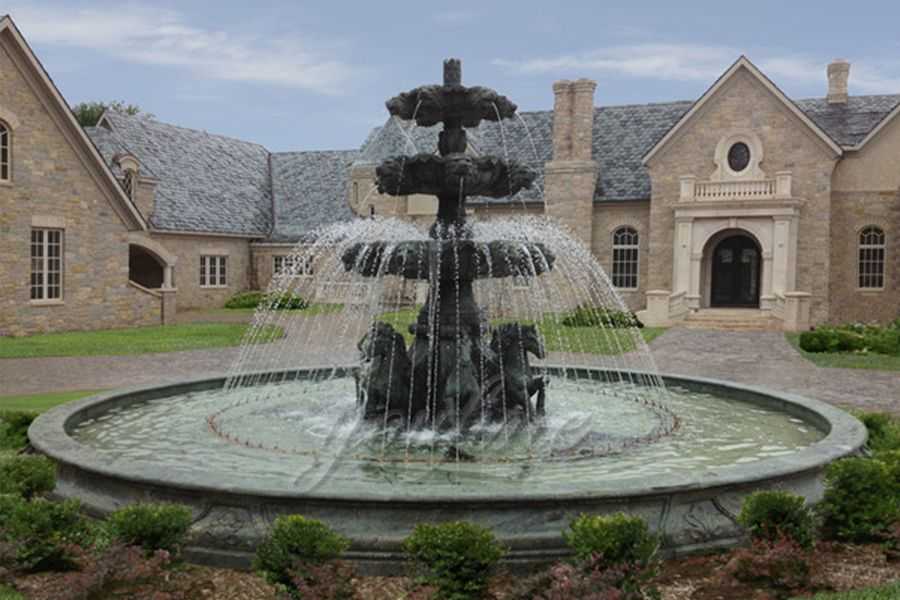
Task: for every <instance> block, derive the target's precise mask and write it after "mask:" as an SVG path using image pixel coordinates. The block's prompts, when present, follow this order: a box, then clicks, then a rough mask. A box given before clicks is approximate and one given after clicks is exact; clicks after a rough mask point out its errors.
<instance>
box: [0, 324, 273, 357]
mask: <svg viewBox="0 0 900 600" xmlns="http://www.w3.org/2000/svg"><path fill="white" fill-rule="evenodd" d="M247 328H248V325H247V324H245V323H191V324H186V325H167V326H158V327H136V328H132V329H105V330H99V331H73V332H67V333H47V334H40V335H33V336H29V337H20V338H12V337H0V359H2V358H34V357H48V356H120V355H126V354H147V353H155V352H177V351H179V350H198V349H203V348H221V347H225V346H237V345H238V344H240V343H241V340H242V339H243V337H244V333H245V332H246V331H247ZM264 333H265V334H264V335H262V336H260V337H259V338H258V343H265V342H271V341H273V340H275V339H278V338H280V337H281V336H282V335H284V331H283V330H282V329H280V328H277V327H272V328H270V329H269V330H267V331H266V332H264Z"/></svg>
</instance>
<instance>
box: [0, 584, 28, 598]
mask: <svg viewBox="0 0 900 600" xmlns="http://www.w3.org/2000/svg"><path fill="white" fill-rule="evenodd" d="M0 600H25V596H23V595H22V594H20V593H19V592H17V591H16V590H14V589H12V588H11V587H7V586H5V585H0Z"/></svg>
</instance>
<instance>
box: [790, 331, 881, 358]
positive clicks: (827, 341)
mask: <svg viewBox="0 0 900 600" xmlns="http://www.w3.org/2000/svg"><path fill="white" fill-rule="evenodd" d="M867 339H868V336H867V335H864V334H862V333H859V332H857V331H853V330H851V329H846V328H837V327H819V328H817V329H815V330H813V331H805V332H803V333H802V334H800V348H801V349H803V350H805V351H806V352H860V351H862V350H866V349H867V348H868V343H867Z"/></svg>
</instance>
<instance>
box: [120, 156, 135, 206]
mask: <svg viewBox="0 0 900 600" xmlns="http://www.w3.org/2000/svg"><path fill="white" fill-rule="evenodd" d="M114 160H115V161H116V162H117V163H118V164H119V167H120V168H121V169H122V189H123V190H125V195H126V196H128V197H129V198H131V199H132V200H134V197H135V195H136V194H135V193H136V192H137V180H138V171H139V169H140V164H139V163H138V161H137V158H135V157H134V156H132V155H131V154H122V155H119V156H117V157H116V158H115V159H114Z"/></svg>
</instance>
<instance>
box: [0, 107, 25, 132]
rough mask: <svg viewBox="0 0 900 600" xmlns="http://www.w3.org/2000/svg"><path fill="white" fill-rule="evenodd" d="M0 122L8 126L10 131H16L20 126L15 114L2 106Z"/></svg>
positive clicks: (20, 123) (0, 108)
mask: <svg viewBox="0 0 900 600" xmlns="http://www.w3.org/2000/svg"><path fill="white" fill-rule="evenodd" d="M0 121H3V122H4V123H6V124H7V125H9V127H10V128H11V129H18V128H19V127H21V125H22V122H21V121H19V117H17V116H16V113H14V112H13V111H11V110H10V109H8V108H6V107H5V106H3V105H0Z"/></svg>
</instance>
